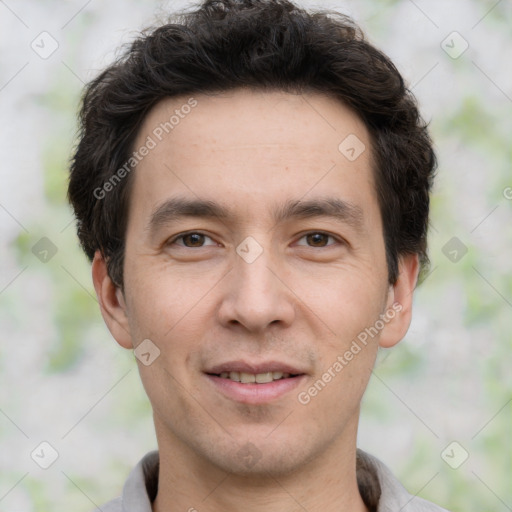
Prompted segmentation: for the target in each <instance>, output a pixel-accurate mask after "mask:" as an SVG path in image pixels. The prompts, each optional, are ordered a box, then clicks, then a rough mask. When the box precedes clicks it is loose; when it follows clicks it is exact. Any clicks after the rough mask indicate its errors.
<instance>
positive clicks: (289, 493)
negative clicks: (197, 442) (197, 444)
mask: <svg viewBox="0 0 512 512" xmlns="http://www.w3.org/2000/svg"><path fill="white" fill-rule="evenodd" d="M353 430H354V432H351V436H349V437H350V438H349V439H341V440H340V441H337V442H336V443H333V444H331V445H329V446H328V447H327V448H326V450H325V451H324V453H322V454H321V455H319V456H317V457H316V458H315V459H314V460H311V461H309V462H308V463H306V464H304V465H302V466H301V467H300V468H297V469H296V470H295V471H293V472H292V473H287V474H272V473H270V472H268V471H267V472H265V473H264V474H261V473H251V474H245V475H240V474H234V473H229V472H226V471H223V470H222V469H220V468H219V467H217V466H215V465H214V464H212V463H211V462H210V461H207V460H205V459H204V458H201V459H200V458H198V456H197V455H196V454H195V453H194V452H192V451H191V450H190V449H189V448H188V447H186V446H183V445H181V444H179V443H174V442H169V441H170V439H168V438H166V436H163V435H159V434H158V431H159V429H158V428H157V437H158V444H159V453H160V468H159V484H158V494H157V497H156V499H155V501H154V503H153V512H174V511H183V512H185V511H188V512H195V511H197V512H219V511H222V512H238V511H240V510H244V511H245V512H269V509H270V510H279V511H280V512H304V510H307V511H308V512H339V511H340V510H350V511H352V512H367V508H366V506H365V504H364V502H363V500H362V498H361V495H360V493H359V489H358V486H357V476H356V447H355V446H356V443H355V440H356V433H357V425H356V426H355V429H353Z"/></svg>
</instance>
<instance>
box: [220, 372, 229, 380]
mask: <svg viewBox="0 0 512 512" xmlns="http://www.w3.org/2000/svg"><path fill="white" fill-rule="evenodd" d="M220 376H221V378H223V379H227V378H228V377H229V372H222V373H221V374H220Z"/></svg>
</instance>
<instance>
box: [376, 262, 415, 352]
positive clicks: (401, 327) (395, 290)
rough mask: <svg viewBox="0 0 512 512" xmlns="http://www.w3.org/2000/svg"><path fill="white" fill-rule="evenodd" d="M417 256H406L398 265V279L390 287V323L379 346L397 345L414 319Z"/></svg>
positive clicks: (383, 332) (388, 308)
mask: <svg viewBox="0 0 512 512" xmlns="http://www.w3.org/2000/svg"><path fill="white" fill-rule="evenodd" d="M419 268H420V265H419V258H418V255H417V254H406V255H404V256H402V257H401V258H400V261H399V263H398V271H399V273H398V279H397V281H396V283H395V284H393V285H391V286H390V289H389V294H388V303H387V308H386V313H385V314H386V315H387V316H388V317H389V322H388V323H387V324H386V326H385V328H384V329H383V331H382V333H381V336H380V340H379V345H380V346H381V347H383V348H390V347H393V346H394V345H396V344H397V343H398V342H399V341H400V340H401V339H402V338H403V337H404V336H405V334H406V333H407V330H408V329H409V325H410V324H411V317H412V302H413V293H414V289H415V287H416V283H417V280H418V273H419Z"/></svg>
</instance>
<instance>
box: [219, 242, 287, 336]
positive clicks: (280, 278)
mask: <svg viewBox="0 0 512 512" xmlns="http://www.w3.org/2000/svg"><path fill="white" fill-rule="evenodd" d="M282 267H283V266H282V265H279V264H278V263H277V262H276V261H275V258H274V259H273V260H272V259H271V258H270V255H269V252H268V251H265V250H264V251H263V252H262V254H261V255H260V256H259V257H258V258H257V259H256V260H255V261H252V262H248V261H246V260H244V259H243V258H242V257H240V256H238V255H237V257H236V258H235V264H234V268H233V269H232V271H231V272H229V273H228V275H227V276H226V282H225V283H224V285H225V288H224V296H223V300H222V304H221V305H220V308H219V310H218V314H219V319H220V322H221V323H222V325H224V326H233V325H241V326H243V327H245V329H247V330H248V331H250V332H254V333H258V332H263V331H265V329H267V328H268V327H269V326H271V325H280V326H281V327H288V326H290V325H291V324H292V323H293V320H294V318H295V304H294V295H293V292H292V291H291V290H290V289H289V288H288V287H287V285H286V281H287V280H286V276H285V274H284V272H283V270H282ZM280 268H281V270H279V269H280Z"/></svg>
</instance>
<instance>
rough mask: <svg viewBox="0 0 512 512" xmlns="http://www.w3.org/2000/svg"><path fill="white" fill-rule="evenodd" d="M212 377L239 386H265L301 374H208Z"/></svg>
mask: <svg viewBox="0 0 512 512" xmlns="http://www.w3.org/2000/svg"><path fill="white" fill-rule="evenodd" d="M208 375H213V376H214V377H220V378H221V379H229V380H232V381H234V382H240V383H241V384H267V383H269V382H274V381H276V380H281V379H290V378H294V377H299V376H300V375H301V374H291V373H285V372H279V371H278V372H264V373H247V372H221V373H219V374H215V373H209V374H208Z"/></svg>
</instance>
